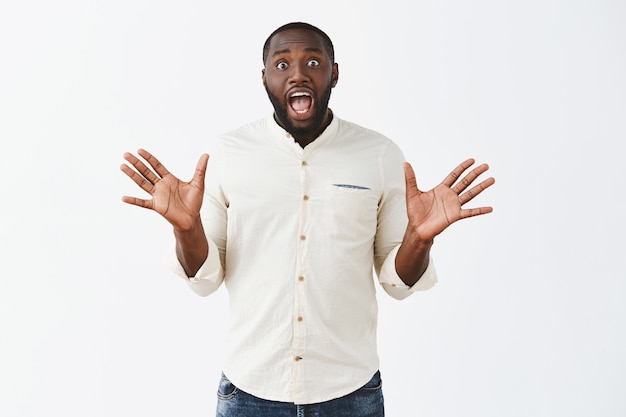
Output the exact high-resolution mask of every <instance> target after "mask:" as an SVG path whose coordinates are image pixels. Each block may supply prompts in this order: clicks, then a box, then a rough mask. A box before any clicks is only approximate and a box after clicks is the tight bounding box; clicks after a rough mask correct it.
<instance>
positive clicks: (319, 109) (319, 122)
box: [265, 85, 332, 140]
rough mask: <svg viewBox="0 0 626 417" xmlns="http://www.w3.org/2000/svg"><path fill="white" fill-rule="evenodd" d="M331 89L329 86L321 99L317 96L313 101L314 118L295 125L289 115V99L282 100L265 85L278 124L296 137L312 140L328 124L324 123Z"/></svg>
mask: <svg viewBox="0 0 626 417" xmlns="http://www.w3.org/2000/svg"><path fill="white" fill-rule="evenodd" d="M331 90H332V89H331V87H328V88H327V89H326V90H324V92H323V93H322V95H321V96H320V97H319V100H318V99H317V98H316V100H315V101H314V102H313V110H314V113H315V114H314V116H313V118H312V119H310V120H309V121H308V123H307V124H306V125H305V126H295V125H294V124H293V123H292V121H291V120H290V119H289V116H288V109H287V106H289V100H285V101H284V102H282V101H281V100H280V98H278V96H276V95H274V94H272V93H271V92H270V90H269V89H268V88H267V85H266V86H265V91H266V92H267V96H268V97H269V99H270V101H271V102H272V106H274V113H275V115H276V118H277V119H278V120H277V121H278V124H279V125H280V126H281V127H282V128H283V129H285V130H286V131H287V132H289V133H290V134H291V136H293V137H294V138H310V139H311V140H314V139H316V138H317V137H318V136H319V135H321V134H322V131H323V130H324V129H325V128H326V126H323V123H324V117H325V116H326V111H327V110H328V102H329V101H330V92H331Z"/></svg>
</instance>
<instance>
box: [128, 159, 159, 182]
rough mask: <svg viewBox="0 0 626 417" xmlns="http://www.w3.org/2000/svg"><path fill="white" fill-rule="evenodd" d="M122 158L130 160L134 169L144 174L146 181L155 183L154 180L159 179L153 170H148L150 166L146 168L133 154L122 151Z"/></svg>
mask: <svg viewBox="0 0 626 417" xmlns="http://www.w3.org/2000/svg"><path fill="white" fill-rule="evenodd" d="M124 159H126V160H127V161H128V162H130V163H131V164H132V166H134V167H135V169H136V170H137V171H138V172H139V173H140V174H141V175H143V176H144V178H145V179H146V180H148V181H150V183H152V184H156V182H157V181H158V180H159V177H157V176H156V174H155V173H154V172H152V170H150V168H148V167H147V166H146V164H144V163H143V162H141V161H140V160H139V159H138V158H137V157H136V156H135V155H133V154H132V153H130V152H126V153H124Z"/></svg>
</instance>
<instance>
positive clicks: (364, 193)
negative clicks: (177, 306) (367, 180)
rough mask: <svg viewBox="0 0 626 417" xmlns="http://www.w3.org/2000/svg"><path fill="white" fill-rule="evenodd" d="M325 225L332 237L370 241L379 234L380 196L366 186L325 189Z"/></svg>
mask: <svg viewBox="0 0 626 417" xmlns="http://www.w3.org/2000/svg"><path fill="white" fill-rule="evenodd" d="M325 197H326V198H325V201H324V213H323V216H322V219H323V220H322V221H323V222H324V223H325V224H326V227H327V230H328V231H329V233H330V236H331V237H333V236H335V237H338V238H341V239H351V238H358V239H363V238H366V239H369V238H373V237H374V235H375V234H376V224H377V213H378V200H379V196H378V193H377V192H376V191H374V190H371V189H369V188H367V187H366V186H363V185H354V184H344V183H336V184H329V185H328V186H327V188H326V195H325Z"/></svg>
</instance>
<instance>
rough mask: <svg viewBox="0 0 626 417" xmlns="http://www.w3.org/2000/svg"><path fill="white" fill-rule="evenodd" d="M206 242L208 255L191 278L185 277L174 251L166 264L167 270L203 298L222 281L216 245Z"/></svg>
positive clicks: (210, 240)
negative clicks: (181, 279)
mask: <svg viewBox="0 0 626 417" xmlns="http://www.w3.org/2000/svg"><path fill="white" fill-rule="evenodd" d="M207 240H208V242H209V255H208V256H207V258H206V260H205V261H204V263H203V264H202V266H201V267H200V269H198V272H196V274H195V275H194V276H193V277H188V276H187V273H186V272H185V270H184V269H183V266H182V265H181V264H180V261H179V260H178V258H177V257H176V250H174V251H172V253H173V255H172V256H171V257H170V259H169V262H168V268H169V269H170V270H171V271H172V272H174V273H175V274H176V275H178V276H179V277H181V278H183V279H184V280H185V281H186V282H187V283H188V284H189V287H190V288H191V289H192V290H193V291H194V292H195V293H196V294H198V295H200V296H203V297H205V296H207V295H209V294H211V293H213V292H215V291H217V289H218V288H219V286H220V285H221V284H222V281H223V280H224V272H223V270H222V263H221V261H220V255H219V250H218V248H217V245H216V244H215V242H213V240H212V239H210V238H207Z"/></svg>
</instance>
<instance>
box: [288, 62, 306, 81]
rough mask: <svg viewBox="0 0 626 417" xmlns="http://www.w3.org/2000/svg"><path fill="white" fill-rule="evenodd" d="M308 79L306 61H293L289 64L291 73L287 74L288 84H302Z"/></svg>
mask: <svg viewBox="0 0 626 417" xmlns="http://www.w3.org/2000/svg"><path fill="white" fill-rule="evenodd" d="M309 80H310V78H309V74H308V67H307V65H306V63H304V62H303V63H297V64H296V63H294V64H293V65H292V66H291V73H290V74H289V83H290V84H296V85H297V84H302V83H308V82H309Z"/></svg>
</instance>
